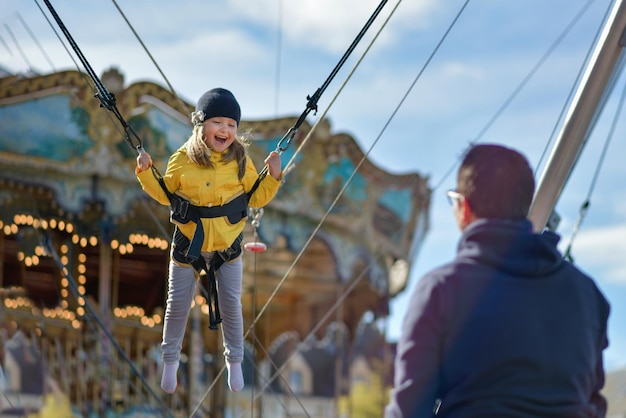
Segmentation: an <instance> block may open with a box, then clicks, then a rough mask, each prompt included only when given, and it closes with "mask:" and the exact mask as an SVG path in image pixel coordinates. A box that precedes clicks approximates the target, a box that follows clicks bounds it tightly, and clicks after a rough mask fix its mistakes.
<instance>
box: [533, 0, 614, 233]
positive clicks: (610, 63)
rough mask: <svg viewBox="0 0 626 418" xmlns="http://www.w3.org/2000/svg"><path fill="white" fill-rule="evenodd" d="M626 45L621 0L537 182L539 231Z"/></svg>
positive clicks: (599, 108)
mask: <svg viewBox="0 0 626 418" xmlns="http://www.w3.org/2000/svg"><path fill="white" fill-rule="evenodd" d="M625 45H626V3H625V2H624V1H623V0H617V1H616V2H615V4H614V5H613V9H612V10H611V13H610V15H609V18H608V19H607V21H606V24H605V25H604V29H603V31H602V35H601V36H600V39H599V41H598V44H597V45H596V48H595V51H594V53H593V55H592V57H591V59H590V61H589V64H588V65H587V69H586V70H585V74H584V76H583V78H582V80H581V83H580V86H579V87H578V91H577V92H576V96H575V97H574V100H573V101H572V105H571V107H570V110H569V112H568V114H567V116H566V119H565V123H564V125H563V128H562V129H561V132H560V133H559V137H558V139H557V142H556V144H555V146H554V148H553V149H552V154H551V155H550V159H549V160H548V162H547V164H546V168H545V170H544V172H543V175H542V176H541V179H540V180H539V183H538V185H537V190H536V192H535V197H534V199H533V203H532V205H531V208H530V213H529V218H530V220H531V221H532V223H533V227H534V229H535V231H541V230H542V229H543V228H544V227H545V225H546V223H547V222H548V219H549V217H550V215H551V213H552V210H553V209H554V206H555V205H556V202H557V200H558V198H559V196H560V194H561V192H562V191H563V187H564V186H565V183H566V182H567V179H568V178H569V175H570V173H571V171H572V169H573V167H574V164H575V163H576V160H577V159H578V156H579V155H580V153H581V151H582V149H583V147H584V145H585V142H586V140H587V138H588V136H589V134H590V133H591V131H592V130H593V126H594V124H595V122H596V121H597V119H598V117H599V115H600V114H601V112H602V108H603V107H604V104H605V103H606V100H607V98H608V96H609V93H610V92H611V90H612V88H613V85H614V83H615V81H616V79H617V76H618V75H619V73H620V70H621V69H622V68H623V66H624V62H625V59H626V55H625V52H624V51H625V48H624V46H625Z"/></svg>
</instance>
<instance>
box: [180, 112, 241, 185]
mask: <svg viewBox="0 0 626 418" xmlns="http://www.w3.org/2000/svg"><path fill="white" fill-rule="evenodd" d="M249 145H250V143H249V133H247V132H244V133H241V134H238V135H235V140H234V141H233V143H232V144H231V145H230V146H229V147H228V148H227V149H226V151H224V153H223V154H222V160H224V161H233V160H235V161H237V165H238V166H239V170H238V172H237V176H238V177H239V180H241V179H242V178H243V176H244V174H245V173H246V156H247V155H248V146H249ZM185 150H186V151H187V156H188V157H189V159H190V160H191V161H192V162H193V163H195V164H198V165H200V166H203V167H209V168H213V163H212V162H211V148H209V147H208V146H207V144H206V142H205V140H204V124H202V123H201V124H196V125H194V127H193V132H192V133H191V136H190V137H189V139H187V142H185Z"/></svg>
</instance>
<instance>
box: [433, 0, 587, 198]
mask: <svg viewBox="0 0 626 418" xmlns="http://www.w3.org/2000/svg"><path fill="white" fill-rule="evenodd" d="M593 1H595V0H590V1H589V2H587V3H586V4H585V5H584V6H583V8H582V11H581V12H579V13H578V14H577V15H576V16H575V17H574V19H573V20H572V22H571V23H570V24H569V25H568V26H567V27H566V28H565V30H564V31H563V32H562V33H561V34H560V35H559V36H558V37H557V39H556V40H555V41H554V42H553V43H552V44H551V45H550V47H549V48H548V50H547V51H546V52H545V53H544V54H543V56H542V57H541V58H540V59H539V61H538V62H537V63H536V64H535V65H534V66H533V68H531V70H530V71H529V72H528V74H527V75H526V76H525V77H524V78H523V79H522V81H521V82H520V83H519V84H518V85H517V87H516V88H515V89H514V90H513V92H512V93H511V95H509V97H508V98H507V99H506V100H505V101H504V103H503V104H502V105H501V106H500V107H499V108H498V110H496V112H495V113H494V115H493V116H492V117H491V119H489V120H488V121H487V123H486V124H485V126H484V127H483V128H482V129H481V130H480V131H479V132H478V134H477V135H476V136H475V137H474V139H473V140H471V141H470V142H469V146H472V145H475V144H477V143H478V142H480V141H481V139H482V137H483V136H484V135H485V134H486V133H487V131H488V130H489V129H490V128H491V127H492V126H493V124H494V123H495V122H496V121H497V120H498V118H499V117H500V116H501V115H502V113H504V111H505V110H506V109H507V108H508V107H509V105H510V104H511V103H513V100H514V99H515V98H516V97H517V95H518V94H519V93H520V92H521V91H522V89H523V88H524V87H525V86H526V85H527V84H528V82H529V81H530V80H531V79H532V77H533V76H534V75H535V74H536V73H537V72H538V70H539V68H541V66H542V65H543V64H544V63H545V62H546V60H547V59H548V57H549V56H550V55H551V54H552V52H554V50H555V49H556V47H557V46H558V45H560V43H561V42H562V41H563V39H564V38H565V35H566V34H567V33H569V31H570V30H571V29H572V28H573V26H574V24H575V23H576V22H577V21H578V20H580V18H581V17H582V15H583V14H584V13H583V11H586V10H587V8H588V6H589V4H590V3H592V2H593ZM462 155H463V154H461V156H459V157H457V159H456V160H455V161H454V163H453V164H452V166H451V167H450V168H449V169H448V170H447V171H446V172H445V174H444V175H443V177H442V178H441V180H439V182H437V183H436V184H435V186H434V187H433V191H434V190H437V189H439V188H440V187H441V186H442V184H443V183H444V181H446V179H447V178H448V177H449V176H450V175H451V174H452V172H453V171H454V168H455V167H456V165H457V164H458V163H459V162H460V160H461V158H462Z"/></svg>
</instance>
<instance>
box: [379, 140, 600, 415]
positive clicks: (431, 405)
mask: <svg viewBox="0 0 626 418" xmlns="http://www.w3.org/2000/svg"><path fill="white" fill-rule="evenodd" d="M533 193H534V179H533V173H532V169H531V168H530V166H529V164H528V162H527V160H526V158H525V157H524V156H523V155H521V154H520V153H518V152H517V151H514V150H511V149H508V148H505V147H502V146H499V145H476V146H473V147H471V149H470V150H469V151H468V152H467V153H466V154H465V156H464V159H463V162H462V164H461V166H460V168H459V171H458V177H457V188H456V190H451V191H448V198H449V199H450V201H451V203H452V206H453V211H454V216H455V218H456V221H457V224H458V227H459V228H460V230H461V231H462V235H461V239H460V242H459V244H458V250H457V254H456V257H455V259H454V260H453V261H452V262H450V263H448V264H446V265H443V266H441V267H439V268H437V269H435V270H433V271H431V272H429V273H428V274H426V275H425V276H424V277H423V278H421V280H420V281H419V282H418V284H417V288H416V289H415V291H414V293H413V294H412V296H411V300H410V302H409V305H408V306H409V308H408V311H407V313H406V315H405V318H404V322H403V327H402V332H401V336H400V339H399V341H398V346H397V354H396V361H395V378H394V379H395V382H394V389H393V391H392V396H391V401H390V403H389V405H388V406H387V408H386V410H385V417H386V418H400V417H420V418H422V417H432V416H437V417H464V418H468V417H481V418H488V417H494V418H495V417H498V418H501V417H542V418H547V417H563V418H577V417H581V418H582V417H604V416H605V415H606V408H607V405H606V400H605V399H604V398H603V397H602V395H601V394H600V390H601V388H602V387H603V385H604V368H603V350H604V349H605V348H606V347H607V346H608V339H607V321H608V316H609V304H608V302H607V301H606V299H605V297H604V296H603V295H602V293H601V292H600V290H599V289H598V287H597V286H596V284H595V283H594V281H593V280H592V279H591V278H590V277H588V276H587V275H585V274H584V273H583V272H581V271H580V270H578V269H577V268H576V267H574V266H573V265H572V264H571V263H569V262H568V261H566V260H565V259H564V258H563V257H562V256H561V254H560V253H559V251H558V250H557V243H558V241H559V237H558V236H557V235H556V234H554V233H552V232H548V231H546V232H543V233H541V234H537V233H533V231H532V225H531V223H530V221H529V220H528V219H527V215H528V210H529V208H530V204H531V202H532V198H533Z"/></svg>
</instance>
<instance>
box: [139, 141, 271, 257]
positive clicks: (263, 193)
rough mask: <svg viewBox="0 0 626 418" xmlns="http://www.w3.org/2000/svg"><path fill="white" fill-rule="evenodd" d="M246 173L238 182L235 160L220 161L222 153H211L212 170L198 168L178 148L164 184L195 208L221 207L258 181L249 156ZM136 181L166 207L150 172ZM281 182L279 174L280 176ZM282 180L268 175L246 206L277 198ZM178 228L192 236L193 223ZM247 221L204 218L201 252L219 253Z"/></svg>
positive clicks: (198, 166)
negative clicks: (234, 221) (236, 221)
mask: <svg viewBox="0 0 626 418" xmlns="http://www.w3.org/2000/svg"><path fill="white" fill-rule="evenodd" d="M246 158H247V162H246V173H245V175H244V176H243V178H242V179H241V180H239V178H238V177H237V172H238V166H237V162H236V161H228V162H224V161H222V154H220V153H217V152H215V151H213V152H212V154H211V162H212V163H213V168H208V167H202V166H200V165H197V164H195V163H193V162H191V160H189V158H188V157H187V152H186V151H185V147H184V146H183V147H181V148H179V149H178V150H177V151H176V152H175V153H174V154H172V156H171V157H170V159H169V161H168V163H167V169H166V171H165V174H164V175H163V181H164V182H165V186H166V187H167V190H169V191H170V193H175V194H177V195H179V196H180V197H182V198H184V199H186V200H188V201H189V202H190V203H191V204H193V205H196V206H208V207H212V206H221V205H223V204H225V203H228V202H230V201H231V200H233V199H234V198H236V197H238V196H240V195H241V194H243V193H246V192H247V191H249V190H250V189H251V188H252V185H253V184H254V182H255V181H256V179H257V178H258V173H257V170H256V168H255V167H254V163H253V162H252V160H251V159H250V157H246ZM136 174H137V179H138V180H139V183H140V184H141V187H142V188H143V190H144V191H145V192H146V193H148V194H149V195H150V196H151V197H152V198H153V199H154V200H156V201H157V202H159V203H161V204H163V205H169V204H170V201H169V200H168V198H167V195H166V194H165V192H164V191H163V189H162V188H161V185H160V184H159V182H158V180H157V179H156V178H155V177H154V175H153V173H152V170H145V171H142V172H141V173H137V172H136ZM281 179H282V174H281ZM280 182H281V180H276V179H275V178H274V177H272V176H270V175H267V176H266V177H265V178H264V179H263V181H261V183H260V184H259V187H258V188H257V189H256V191H255V192H254V193H253V194H252V197H251V198H250V201H249V202H248V205H249V206H251V207H253V208H261V207H263V206H265V205H267V204H268V203H269V202H270V201H271V200H272V199H273V198H274V196H275V195H276V192H277V191H278V188H279V186H280ZM173 222H174V223H176V224H177V225H178V228H179V229H180V232H182V234H183V235H184V236H185V237H187V238H188V239H189V240H191V238H192V237H193V233H194V231H195V229H196V224H195V223H193V222H189V223H187V224H179V223H177V222H175V221H173ZM245 223H246V218H243V219H242V220H241V221H239V222H238V223H236V224H231V223H230V222H229V221H228V219H227V217H226V216H221V217H219V218H203V219H202V226H203V227H204V242H203V244H202V251H221V250H225V249H227V248H229V247H230V246H231V244H232V243H233V242H234V241H235V238H237V236H238V235H239V234H240V233H241V231H243V228H244V226H245Z"/></svg>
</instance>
